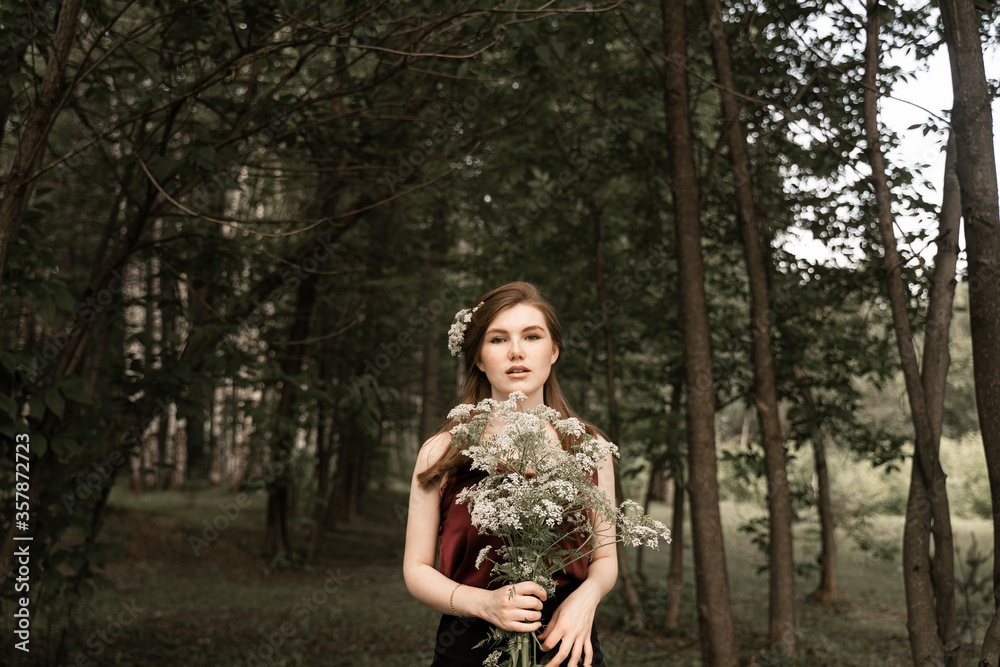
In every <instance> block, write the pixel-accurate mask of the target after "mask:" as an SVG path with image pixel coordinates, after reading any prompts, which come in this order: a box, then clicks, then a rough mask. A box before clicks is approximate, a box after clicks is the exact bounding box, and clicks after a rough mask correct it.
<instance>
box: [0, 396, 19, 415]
mask: <svg viewBox="0 0 1000 667" xmlns="http://www.w3.org/2000/svg"><path fill="white" fill-rule="evenodd" d="M0 411H3V413H4V414H5V415H7V416H9V417H10V418H11V421H14V420H16V419H17V416H18V413H20V410H18V408H17V401H15V400H14V399H13V398H11V397H10V396H0Z"/></svg>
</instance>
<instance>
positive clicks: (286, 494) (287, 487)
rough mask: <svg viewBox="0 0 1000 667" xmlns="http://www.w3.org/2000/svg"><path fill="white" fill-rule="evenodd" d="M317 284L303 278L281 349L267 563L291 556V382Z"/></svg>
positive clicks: (293, 383) (293, 398)
mask: <svg viewBox="0 0 1000 667" xmlns="http://www.w3.org/2000/svg"><path fill="white" fill-rule="evenodd" d="M316 282H317V278H316V277H314V276H306V277H305V278H302V279H301V281H300V283H299V286H298V294H297V296H296V304H295V321H294V322H293V324H292V327H291V329H290V331H289V334H288V344H287V345H285V346H284V358H283V359H282V360H281V372H282V375H283V376H284V377H285V380H284V382H283V383H282V385H281V395H280V398H279V399H278V410H277V412H278V414H277V418H278V420H279V427H278V429H276V436H275V441H274V442H272V444H271V463H272V464H276V465H275V468H274V470H275V474H274V476H273V479H271V480H269V481H268V485H267V488H268V495H267V524H266V529H265V532H264V558H265V559H266V560H267V561H268V562H270V561H271V560H273V559H274V558H275V557H276V556H278V555H279V554H280V553H284V554H286V555H287V556H288V557H289V558H291V557H292V556H293V553H294V552H293V551H292V539H291V534H290V529H289V526H288V515H289V511H290V509H291V496H292V485H293V483H294V477H293V476H292V470H291V457H292V448H293V447H294V443H295V436H296V433H297V430H298V429H297V420H296V415H297V414H298V408H297V406H296V397H297V396H298V391H297V386H296V385H297V382H296V381H295V380H294V379H293V378H295V377H296V376H298V375H299V374H300V373H301V372H302V359H303V356H304V354H305V340H306V339H307V338H309V324H310V321H311V320H312V312H313V306H314V304H315V303H316V294H317V286H316Z"/></svg>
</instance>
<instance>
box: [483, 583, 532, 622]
mask: <svg viewBox="0 0 1000 667" xmlns="http://www.w3.org/2000/svg"><path fill="white" fill-rule="evenodd" d="M546 597H548V596H547V595H546V593H545V589H544V588H542V587H541V586H539V585H538V584H536V583H535V582H533V581H522V582H521V583H519V584H514V585H513V586H504V587H503V588H498V589H496V590H493V591H490V592H489V596H488V597H487V599H486V603H485V604H484V606H483V616H482V617H483V618H484V619H485V620H487V621H489V622H490V623H492V624H493V625H495V626H497V627H498V628H500V629H502V630H510V631H512V632H534V631H535V630H537V629H538V628H540V627H542V624H541V621H540V619H541V618H542V602H543V601H544V600H545V598H546Z"/></svg>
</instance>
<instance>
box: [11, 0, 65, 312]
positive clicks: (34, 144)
mask: <svg viewBox="0 0 1000 667" xmlns="http://www.w3.org/2000/svg"><path fill="white" fill-rule="evenodd" d="M82 9H83V0H65V2H63V3H62V7H61V8H60V9H59V13H58V18H57V19H56V27H55V34H54V35H53V38H52V49H51V50H50V51H49V52H48V62H47V63H46V65H45V74H43V75H42V82H41V84H40V85H39V86H38V90H37V93H36V95H35V96H34V97H33V101H34V103H33V104H32V105H31V106H30V107H28V109H27V111H26V113H25V114H24V123H23V124H22V126H21V131H20V138H19V140H18V144H17V153H16V154H15V155H14V159H13V161H12V162H11V164H10V169H9V171H8V172H7V180H6V182H5V183H4V186H3V194H2V196H0V280H2V276H3V269H4V266H5V265H6V263H7V253H8V252H9V250H10V247H11V245H12V244H13V243H14V239H15V238H16V237H17V233H18V230H20V228H21V222H22V220H23V219H24V212H25V210H26V209H27V207H28V202H29V201H30V200H31V194H32V192H33V191H34V189H35V180H34V178H33V177H32V174H33V173H34V172H35V170H36V169H37V168H38V165H39V164H40V163H41V159H42V155H43V154H44V152H45V146H46V143H47V142H48V137H49V131H50V130H51V128H52V124H53V123H52V120H53V118H54V117H55V116H56V115H57V114H58V113H59V109H60V107H61V106H62V100H61V98H62V96H63V94H64V92H65V88H66V84H65V82H64V81H63V74H64V71H65V69H66V65H67V63H68V61H69V54H70V51H71V50H72V48H73V44H74V42H75V41H76V33H77V28H78V27H79V25H80V12H81V10H82ZM27 97H28V99H32V96H31V95H30V94H29V95H28V96H27ZM4 120H6V119H4ZM2 316H3V297H2V293H0V317H2Z"/></svg>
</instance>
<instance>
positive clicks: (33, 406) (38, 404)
mask: <svg viewBox="0 0 1000 667" xmlns="http://www.w3.org/2000/svg"><path fill="white" fill-rule="evenodd" d="M28 413H29V414H30V415H31V417H32V418H33V419H41V418H42V417H43V416H44V415H45V400H44V399H43V398H42V396H41V395H39V394H32V395H31V397H30V398H29V399H28Z"/></svg>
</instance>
